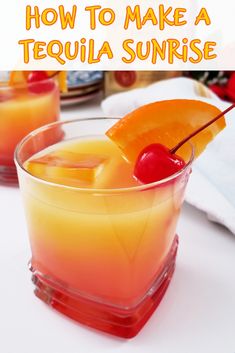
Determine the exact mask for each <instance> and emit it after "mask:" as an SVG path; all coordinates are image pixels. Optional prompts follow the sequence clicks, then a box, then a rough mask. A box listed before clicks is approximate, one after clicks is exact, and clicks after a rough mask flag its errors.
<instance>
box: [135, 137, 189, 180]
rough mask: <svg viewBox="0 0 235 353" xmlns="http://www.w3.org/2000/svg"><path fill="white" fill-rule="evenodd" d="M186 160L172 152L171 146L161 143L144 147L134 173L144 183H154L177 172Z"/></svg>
mask: <svg viewBox="0 0 235 353" xmlns="http://www.w3.org/2000/svg"><path fill="white" fill-rule="evenodd" d="M185 164H186V163H185V161H184V160H183V159H182V158H181V157H179V156H177V155H176V154H171V153H170V150H169V148H167V147H166V146H164V145H161V144H160V143H154V144H151V145H149V146H147V147H145V148H144V149H143V151H142V152H141V153H140V155H139V157H138V159H137V162H136V164H135V169H134V175H135V177H136V178H137V179H138V180H139V181H141V182H142V183H145V184H148V183H153V182H154V181H158V180H161V179H164V178H167V177H169V176H170V175H172V174H175V173H176V172H177V171H179V170H181V169H182V168H183V167H184V166H185Z"/></svg>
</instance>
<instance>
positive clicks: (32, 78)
mask: <svg viewBox="0 0 235 353" xmlns="http://www.w3.org/2000/svg"><path fill="white" fill-rule="evenodd" d="M27 83H28V84H29V91H30V92H32V93H35V94H40V93H46V92H50V91H51V90H53V88H54V86H55V84H54V82H53V80H48V75H47V73H46V72H45V71H32V72H31V73H30V74H29V76H28V78H27Z"/></svg>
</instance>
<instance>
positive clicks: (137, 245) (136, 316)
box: [15, 118, 193, 338]
mask: <svg viewBox="0 0 235 353" xmlns="http://www.w3.org/2000/svg"><path fill="white" fill-rule="evenodd" d="M115 122H116V119H112V118H100V119H98V118H94V119H83V120H76V121H69V122H63V123H55V124H50V125H48V126H45V127H43V128H41V129H38V130H36V131H34V132H33V133H31V134H29V135H28V136H27V137H26V138H24V140H23V141H22V142H21V143H20V144H19V146H18V148H17V151H16V156H15V160H16V165H17V170H18V176H19V182H20V188H21V191H22V194H23V200H24V205H25V212H26V217H27V223H28V231H29V237H30V243H31V249H32V258H31V261H30V270H31V271H32V273H33V275H32V279H33V283H34V284H35V294H36V295H37V296H38V297H39V298H40V299H42V300H43V301H44V302H46V303H47V304H49V305H50V306H52V307H53V308H55V309H57V310H58V311H60V312H62V313H64V314H65V315H67V316H69V317H71V318H73V319H75V320H77V321H78V322H81V323H84V324H86V325H88V326H91V327H94V328H97V329H99V330H102V331H105V332H109V333H112V334H114V335H117V336H121V337H126V338H130V337H133V336H135V335H136V334H137V333H138V332H139V330H140V329H141V328H142V326H143V325H144V324H145V322H146V321H147V320H148V319H149V317H150V316H151V314H152V313H153V312H154V310H155V309H156V307H157V305H158V304H159V302H160V301H161V299H162V297H163V295H164V293H165V291H166V289H167V287H168V285H169V283H170V281H171V278H172V275H173V272H174V268H175V260H176V253H177V247H178V236H177V235H176V224H177V220H178V217H179V214H180V209H181V205H182V203H183V199H184V191H185V187H186V184H187V181H188V178H189V174H190V171H191V163H192V160H193V147H192V145H190V144H188V145H187V146H186V147H187V149H188V159H187V161H186V162H187V164H186V166H185V167H184V168H183V169H182V170H181V171H179V172H178V173H176V174H175V175H172V176H170V177H169V178H167V179H164V180H161V181H159V182H155V183H152V184H148V185H140V186H135V187H130V188H120V189H91V188H77V187H71V186H66V185H60V184H56V183H52V182H47V181H45V180H42V179H39V178H37V177H34V176H32V175H31V174H29V173H28V172H27V170H26V169H25V168H24V163H25V161H26V160H27V159H28V158H30V157H32V156H33V155H34V154H35V153H38V152H40V151H42V150H43V149H44V148H45V147H48V146H49V145H50V144H49V143H48V137H49V136H51V140H50V141H51V145H52V144H53V143H52V141H53V136H57V134H58V131H63V141H72V140H79V139H83V138H86V137H90V136H92V137H96V136H97V137H100V136H104V134H105V131H106V130H107V129H108V128H110V127H111V126H112V125H113V124H114V123H115ZM55 141H56V138H55ZM60 143H63V142H61V141H60Z"/></svg>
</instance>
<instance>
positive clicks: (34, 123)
mask: <svg viewBox="0 0 235 353" xmlns="http://www.w3.org/2000/svg"><path fill="white" fill-rule="evenodd" d="M59 113H60V97H59V89H58V85H57V84H56V82H55V81H54V80H53V79H52V78H48V79H46V80H43V81H40V82H34V83H30V84H28V83H25V84H16V85H14V86H9V85H8V84H6V83H4V84H0V183H3V184H12V183H13V184H14V183H17V173H16V169H15V164H14V150H15V147H16V145H17V144H18V143H19V142H20V140H22V138H23V137H24V136H26V135H27V134H28V133H30V132H31V131H33V130H35V129H36V128H38V127H40V126H43V125H45V124H49V123H53V122H55V121H57V120H58V118H59Z"/></svg>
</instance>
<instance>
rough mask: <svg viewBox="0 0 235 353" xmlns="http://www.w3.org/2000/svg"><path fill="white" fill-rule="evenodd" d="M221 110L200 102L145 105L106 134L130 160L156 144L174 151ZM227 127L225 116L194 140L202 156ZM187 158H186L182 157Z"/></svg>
mask: <svg viewBox="0 0 235 353" xmlns="http://www.w3.org/2000/svg"><path fill="white" fill-rule="evenodd" d="M219 113H220V110H219V109H218V108H216V107H215V106H213V105H211V104H208V103H205V102H201V101H197V100H186V99H179V100H168V101H161V102H156V103H151V104H148V105H144V106H142V107H140V108H138V109H136V110H134V111H133V112H131V113H129V114H127V115H126V116H125V117H124V118H122V119H120V120H119V121H118V122H117V123H116V124H115V125H114V126H113V127H111V129H109V130H108V131H107V132H106V135H107V136H108V137H109V138H110V139H111V140H112V141H113V142H115V143H116V144H117V145H118V146H119V148H120V149H121V150H122V151H123V152H124V154H125V156H126V157H127V158H128V159H129V160H136V158H137V157H138V155H139V153H140V152H141V151H142V150H143V148H145V147H146V146H148V145H150V144H152V143H161V144H163V145H165V146H167V147H168V148H170V149H171V148H173V147H174V146H176V145H177V143H179V142H180V141H181V140H183V138H185V137H186V136H188V135H189V134H191V133H192V132H193V131H195V130H196V129H198V128H199V127H201V126H202V125H204V124H205V123H207V122H209V121H210V120H212V119H213V118H214V117H215V116H216V115H218V114H219ZM225 126H226V123H225V119H224V117H222V118H221V119H219V120H218V121H216V122H215V123H214V124H213V125H211V126H209V127H208V128H206V129H205V130H203V131H201V132H200V133H199V134H197V135H196V136H194V137H193V138H192V139H191V140H190V141H191V142H192V144H193V145H194V147H195V155H196V156H198V155H199V154H201V153H202V151H203V150H204V149H205V147H206V146H207V144H208V143H209V142H210V141H211V140H212V139H213V138H214V137H215V136H216V135H217V134H218V133H219V132H220V131H221V130H223V129H224V127H225ZM182 157H184V156H182Z"/></svg>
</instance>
